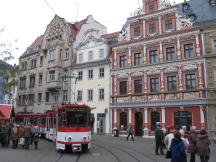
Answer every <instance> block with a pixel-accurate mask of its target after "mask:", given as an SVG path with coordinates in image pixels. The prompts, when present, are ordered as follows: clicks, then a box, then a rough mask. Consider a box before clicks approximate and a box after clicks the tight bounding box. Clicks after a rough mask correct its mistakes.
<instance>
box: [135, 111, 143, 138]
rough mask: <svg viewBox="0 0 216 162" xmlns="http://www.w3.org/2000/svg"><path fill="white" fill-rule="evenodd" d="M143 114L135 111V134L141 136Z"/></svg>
mask: <svg viewBox="0 0 216 162" xmlns="http://www.w3.org/2000/svg"><path fill="white" fill-rule="evenodd" d="M142 117H143V115H142V113H141V112H136V113H135V129H136V130H135V135H136V136H142V135H143V131H142V127H143V118H142Z"/></svg>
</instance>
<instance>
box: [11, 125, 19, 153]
mask: <svg viewBox="0 0 216 162" xmlns="http://www.w3.org/2000/svg"><path fill="white" fill-rule="evenodd" d="M18 131H19V130H18V127H17V125H16V123H14V124H13V127H12V129H11V140H12V148H13V149H15V148H17V147H18V138H19V135H18Z"/></svg>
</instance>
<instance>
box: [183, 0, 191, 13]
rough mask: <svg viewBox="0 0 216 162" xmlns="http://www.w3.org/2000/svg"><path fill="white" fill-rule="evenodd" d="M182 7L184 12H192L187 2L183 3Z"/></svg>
mask: <svg viewBox="0 0 216 162" xmlns="http://www.w3.org/2000/svg"><path fill="white" fill-rule="evenodd" d="M182 5H183V11H184V12H188V11H189V10H190V5H189V4H188V3H187V2H185V3H183V4H182Z"/></svg>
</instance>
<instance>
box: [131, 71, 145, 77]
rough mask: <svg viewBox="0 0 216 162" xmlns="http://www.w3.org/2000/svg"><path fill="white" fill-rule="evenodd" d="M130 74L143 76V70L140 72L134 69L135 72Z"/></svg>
mask: <svg viewBox="0 0 216 162" xmlns="http://www.w3.org/2000/svg"><path fill="white" fill-rule="evenodd" d="M131 76H132V77H137V76H143V72H141V71H136V72H133V73H132V74H131Z"/></svg>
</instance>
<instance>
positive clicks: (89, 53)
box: [88, 50, 94, 61]
mask: <svg viewBox="0 0 216 162" xmlns="http://www.w3.org/2000/svg"><path fill="white" fill-rule="evenodd" d="M93 60H94V53H93V51H92V50H91V51H88V61H93Z"/></svg>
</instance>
